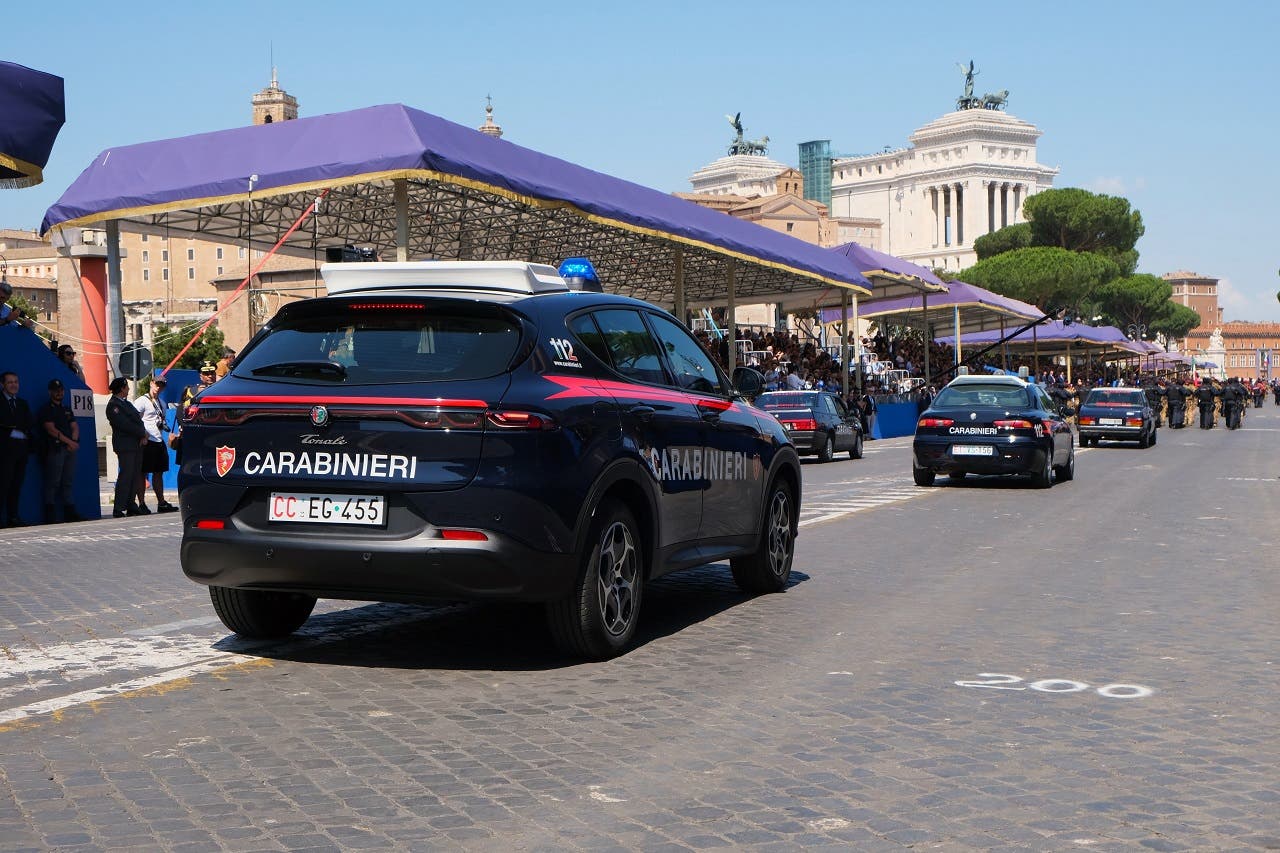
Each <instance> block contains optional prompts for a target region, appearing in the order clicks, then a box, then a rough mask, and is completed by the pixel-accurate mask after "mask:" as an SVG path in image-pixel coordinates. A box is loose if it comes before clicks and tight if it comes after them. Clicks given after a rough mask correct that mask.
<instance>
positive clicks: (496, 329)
mask: <svg viewBox="0 0 1280 853" xmlns="http://www.w3.org/2000/svg"><path fill="white" fill-rule="evenodd" d="M308 313H309V316H296V317H285V318H277V322H278V324H279V325H276V326H275V327H274V328H273V329H272V330H271V332H270V334H268V335H267V336H266V337H265V338H263V339H262V340H261V341H260V342H259V343H258V344H257V346H255V347H254V348H253V349H252V350H250V351H249V352H247V353H245V355H244V356H243V357H242V358H241V360H240V361H239V362H238V363H237V364H236V369H235V375H236V376H241V377H251V378H254V379H267V380H280V379H284V380H287V381H290V382H297V381H303V382H314V383H316V384H332V383H337V384H346V385H369V384H381V383H386V382H424V381H426V382H430V381H448V380H466V379H480V378H484V377H487V376H494V375H496V374H499V373H502V372H503V371H505V370H506V369H507V367H508V366H509V364H510V362H511V357H512V355H514V354H515V351H516V348H517V347H518V346H519V345H520V326H519V323H518V322H517V321H516V320H514V319H512V318H509V317H506V316H502V315H499V314H495V313H493V312H485V313H483V314H479V313H473V312H470V311H466V310H463V309H458V310H451V309H443V310H442V309H440V308H437V307H435V306H431V305H414V304H406V305H398V306H396V307H395V308H393V309H389V310H384V309H380V308H379V309H373V310H370V309H359V310H348V309H346V308H343V309H341V310H335V311H333V312H325V313H319V314H316V313H311V312H308Z"/></svg>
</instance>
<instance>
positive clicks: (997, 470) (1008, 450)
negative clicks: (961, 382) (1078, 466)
mask: <svg viewBox="0 0 1280 853" xmlns="http://www.w3.org/2000/svg"><path fill="white" fill-rule="evenodd" d="M957 445H961V446H989V447H992V448H993V453H992V455H990V456H957V455H955V454H954V453H953V452H952V448H953V447H954V446H957ZM911 451H912V454H913V456H914V460H915V465H916V467H918V468H928V469H929V470H931V471H937V472H940V473H943V474H950V473H952V472H960V471H963V472H965V473H966V474H1028V473H1031V472H1033V471H1039V470H1040V469H1041V468H1042V467H1043V465H1044V457H1045V454H1046V453H1048V452H1049V451H1048V445H1047V444H1046V443H1044V442H1043V441H1037V440H1035V439H1023V438H1013V439H1009V438H1002V439H999V440H998V441H991V440H986V441H983V440H981V439H975V438H971V437H968V436H966V437H957V438H955V439H952V438H943V437H933V436H927V437H926V436H917V437H916V439H915V441H914V442H912V446H911Z"/></svg>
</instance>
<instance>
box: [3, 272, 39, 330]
mask: <svg viewBox="0 0 1280 853" xmlns="http://www.w3.org/2000/svg"><path fill="white" fill-rule="evenodd" d="M12 298H13V286H12V285H10V284H9V282H7V281H0V326H7V325H9V324H10V323H16V324H18V325H19V326H24V327H26V328H28V329H31V328H34V327H35V322H33V321H32V319H31V318H30V317H28V316H27V315H26V314H24V313H23V312H22V309H21V308H15V307H14V306H12V305H10V304H9V300H10V299H12Z"/></svg>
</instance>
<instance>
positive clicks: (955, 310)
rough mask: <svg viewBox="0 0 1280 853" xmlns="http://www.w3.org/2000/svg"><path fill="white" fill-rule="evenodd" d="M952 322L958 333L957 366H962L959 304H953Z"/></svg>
mask: <svg viewBox="0 0 1280 853" xmlns="http://www.w3.org/2000/svg"><path fill="white" fill-rule="evenodd" d="M951 323H952V325H953V326H955V334H956V367H959V366H960V361H961V357H960V306H959V305H952V306H951ZM956 372H957V373H959V371H958V370H957V371H956Z"/></svg>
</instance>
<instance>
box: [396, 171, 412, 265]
mask: <svg viewBox="0 0 1280 853" xmlns="http://www.w3.org/2000/svg"><path fill="white" fill-rule="evenodd" d="M392 188H393V189H394V191H395V201H396V260H397V261H401V262H404V261H407V260H409V182H408V181H407V180H405V179H404V178H396V180H395V181H394V182H392Z"/></svg>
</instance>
